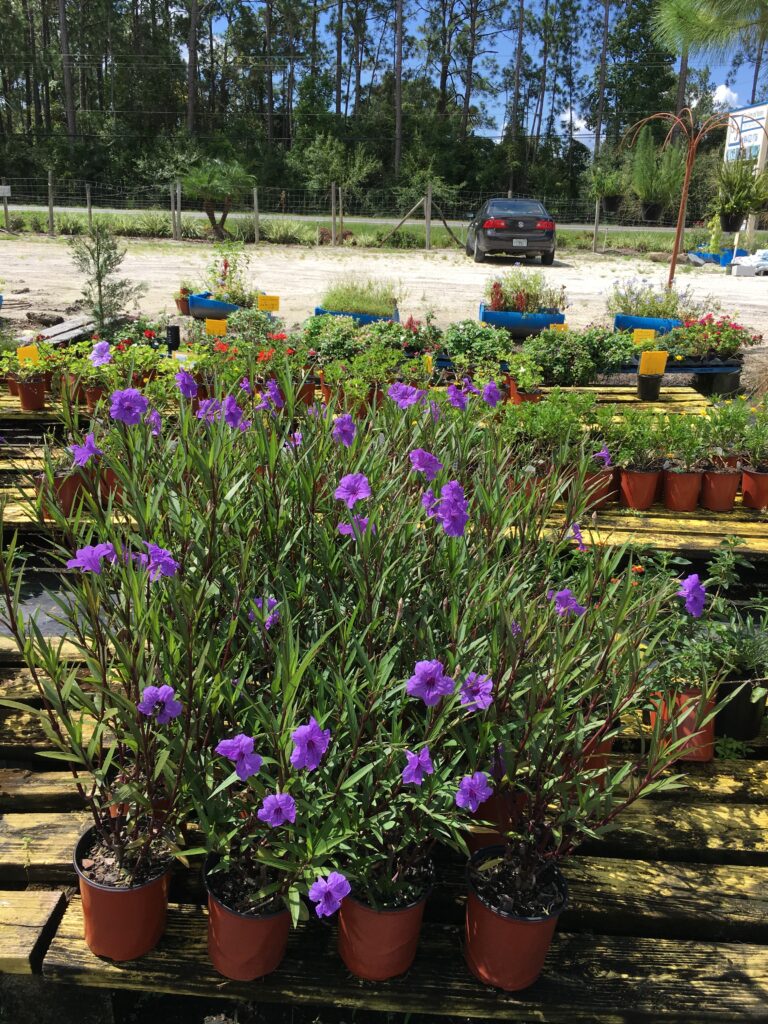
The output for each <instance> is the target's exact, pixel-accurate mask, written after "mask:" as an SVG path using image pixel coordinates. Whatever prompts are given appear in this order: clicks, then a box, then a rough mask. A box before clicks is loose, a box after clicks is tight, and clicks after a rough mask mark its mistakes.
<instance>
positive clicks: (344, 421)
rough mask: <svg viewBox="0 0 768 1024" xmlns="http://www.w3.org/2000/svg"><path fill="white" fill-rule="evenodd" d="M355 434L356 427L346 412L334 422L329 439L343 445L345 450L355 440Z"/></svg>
mask: <svg viewBox="0 0 768 1024" xmlns="http://www.w3.org/2000/svg"><path fill="white" fill-rule="evenodd" d="M356 433H357V427H356V426H355V421H354V420H353V419H352V417H351V416H350V414H349V413H348V412H345V413H344V415H343V416H339V417H338V418H337V419H336V420H335V421H334V424H333V430H332V431H331V437H332V438H333V440H334V441H337V442H339V443H341V444H343V445H344V447H345V448H349V446H350V445H351V444H352V442H353V441H354V440H355V434H356Z"/></svg>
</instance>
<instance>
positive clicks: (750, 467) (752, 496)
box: [741, 401, 768, 510]
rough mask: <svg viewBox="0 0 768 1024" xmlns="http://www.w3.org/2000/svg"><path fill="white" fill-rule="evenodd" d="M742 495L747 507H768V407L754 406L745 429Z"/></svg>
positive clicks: (762, 405)
mask: <svg viewBox="0 0 768 1024" xmlns="http://www.w3.org/2000/svg"><path fill="white" fill-rule="evenodd" d="M741 447H742V451H743V453H744V465H743V467H742V468H743V475H742V483H741V489H742V496H743V501H744V505H745V507H746V508H756V509H761V510H762V509H766V508H768V408H767V407H766V403H765V401H763V403H762V404H761V405H760V406H759V407H755V408H754V412H753V414H752V416H751V418H750V420H749V422H748V423H747V424H746V427H745V429H744V438H743V441H742V446H741Z"/></svg>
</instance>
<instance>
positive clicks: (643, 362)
mask: <svg viewBox="0 0 768 1024" xmlns="http://www.w3.org/2000/svg"><path fill="white" fill-rule="evenodd" d="M668 358H669V352H643V353H642V354H641V356H640V368H639V371H638V372H639V373H642V374H656V373H664V370H665V369H666V366H667V359H668Z"/></svg>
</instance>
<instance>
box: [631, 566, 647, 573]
mask: <svg viewBox="0 0 768 1024" xmlns="http://www.w3.org/2000/svg"><path fill="white" fill-rule="evenodd" d="M632 572H636V573H638V574H641V573H644V572H645V568H644V567H643V566H642V565H633V566H632Z"/></svg>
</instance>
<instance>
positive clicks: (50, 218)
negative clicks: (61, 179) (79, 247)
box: [48, 171, 56, 238]
mask: <svg viewBox="0 0 768 1024" xmlns="http://www.w3.org/2000/svg"><path fill="white" fill-rule="evenodd" d="M55 227H56V226H55V223H54V220H53V171H48V234H49V235H50V236H51V238H53V236H54V235H55V234H56V230H55Z"/></svg>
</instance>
